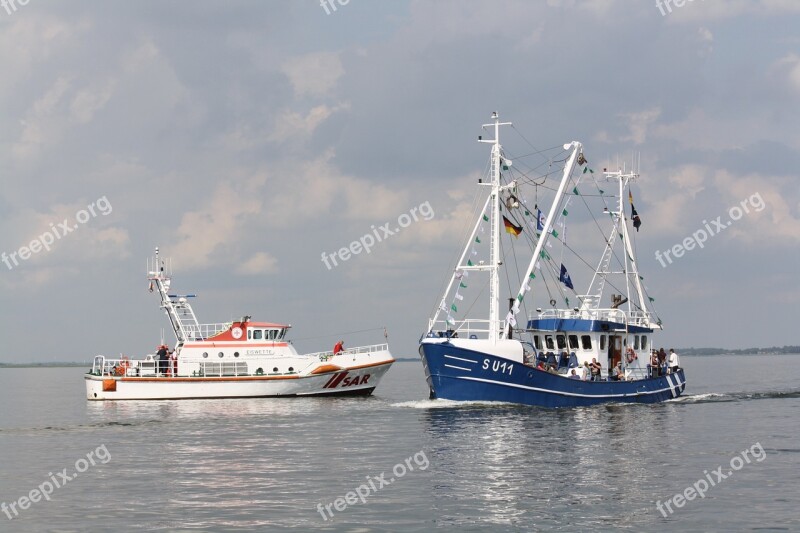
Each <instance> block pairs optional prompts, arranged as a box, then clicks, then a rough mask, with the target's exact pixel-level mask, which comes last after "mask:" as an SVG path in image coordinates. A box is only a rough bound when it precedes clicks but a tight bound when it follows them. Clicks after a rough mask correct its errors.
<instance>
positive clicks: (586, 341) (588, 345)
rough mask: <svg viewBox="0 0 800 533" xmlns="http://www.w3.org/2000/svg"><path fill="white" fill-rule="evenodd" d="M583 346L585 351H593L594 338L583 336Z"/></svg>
mask: <svg viewBox="0 0 800 533" xmlns="http://www.w3.org/2000/svg"><path fill="white" fill-rule="evenodd" d="M581 346H582V347H583V349H584V350H591V349H592V337H591V335H581Z"/></svg>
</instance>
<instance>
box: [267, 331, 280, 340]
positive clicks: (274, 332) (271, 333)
mask: <svg viewBox="0 0 800 533" xmlns="http://www.w3.org/2000/svg"><path fill="white" fill-rule="evenodd" d="M277 336H278V330H277V329H271V330H269V338H270V340H273V341H274V340H275V337H277Z"/></svg>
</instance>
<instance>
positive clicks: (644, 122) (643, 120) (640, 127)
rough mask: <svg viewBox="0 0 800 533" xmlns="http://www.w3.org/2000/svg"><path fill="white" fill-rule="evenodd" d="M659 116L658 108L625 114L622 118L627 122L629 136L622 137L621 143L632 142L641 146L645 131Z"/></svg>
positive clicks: (645, 136) (659, 110)
mask: <svg viewBox="0 0 800 533" xmlns="http://www.w3.org/2000/svg"><path fill="white" fill-rule="evenodd" d="M660 116H661V108H660V107H652V108H650V109H646V110H644V111H639V112H636V113H626V114H623V115H622V117H623V118H625V119H626V120H627V122H628V128H629V129H630V135H628V136H626V137H622V138H621V139H620V140H622V141H633V143H634V144H642V143H643V142H644V141H645V140H646V139H647V129H648V128H649V127H650V125H651V124H653V123H654V122H655V121H656V120H657V119H658V117H660Z"/></svg>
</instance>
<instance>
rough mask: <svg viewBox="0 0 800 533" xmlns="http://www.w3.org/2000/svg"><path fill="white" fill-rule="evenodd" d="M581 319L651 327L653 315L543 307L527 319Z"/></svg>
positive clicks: (633, 312)
mask: <svg viewBox="0 0 800 533" xmlns="http://www.w3.org/2000/svg"><path fill="white" fill-rule="evenodd" d="M554 318H555V319H573V320H575V319H581V320H604V321H607V322H617V323H619V324H625V323H627V324H629V325H631V326H640V327H645V328H650V327H653V325H654V324H653V316H652V315H651V314H650V313H647V312H643V311H631V312H630V313H626V312H625V311H623V310H622V309H578V310H577V311H576V310H574V309H545V310H544V311H541V312H539V313H531V314H530V315H529V316H528V320H547V319H554Z"/></svg>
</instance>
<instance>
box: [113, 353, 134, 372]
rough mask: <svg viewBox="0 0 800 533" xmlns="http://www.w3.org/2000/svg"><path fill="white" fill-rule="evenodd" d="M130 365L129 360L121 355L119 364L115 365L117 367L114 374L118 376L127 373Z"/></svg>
mask: <svg viewBox="0 0 800 533" xmlns="http://www.w3.org/2000/svg"><path fill="white" fill-rule="evenodd" d="M130 366H131V360H130V359H129V358H128V357H127V356H125V355H123V356H122V357H120V360H119V365H117V369H116V370H115V374H116V375H118V376H124V375H125V374H127V373H128V368H130Z"/></svg>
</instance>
